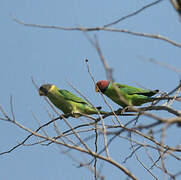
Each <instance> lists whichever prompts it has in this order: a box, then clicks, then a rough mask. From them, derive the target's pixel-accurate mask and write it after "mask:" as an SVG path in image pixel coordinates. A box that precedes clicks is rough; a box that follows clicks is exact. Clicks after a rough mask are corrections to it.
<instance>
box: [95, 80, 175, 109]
mask: <svg viewBox="0 0 181 180" xmlns="http://www.w3.org/2000/svg"><path fill="white" fill-rule="evenodd" d="M100 91H101V92H102V93H103V94H105V95H106V96H107V97H109V98H110V99H111V100H112V101H114V102H115V103H117V104H119V105H120V106H122V107H123V108H125V107H127V106H140V105H142V104H144V103H148V102H153V101H155V100H162V99H173V97H168V98H167V97H165V98H156V97H151V96H153V95H155V94H157V93H158V92H159V90H158V89H156V90H154V91H151V90H145V89H142V88H136V87H132V86H128V85H123V84H119V83H112V82H110V81H107V80H101V81H98V82H97V83H96V92H100Z"/></svg>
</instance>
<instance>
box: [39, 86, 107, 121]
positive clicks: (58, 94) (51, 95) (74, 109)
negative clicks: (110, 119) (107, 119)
mask: <svg viewBox="0 0 181 180" xmlns="http://www.w3.org/2000/svg"><path fill="white" fill-rule="evenodd" d="M39 95H40V96H47V97H48V99H49V100H50V101H51V102H52V103H53V104H54V105H55V106H56V107H57V108H59V109H60V110H61V111H63V113H64V114H71V116H73V117H76V118H77V117H79V116H81V114H86V115H89V114H98V110H96V109H95V108H94V107H93V106H92V105H90V104H89V103H88V102H86V101H85V100H83V99H82V98H80V97H78V96H76V95H74V94H73V93H71V92H69V91H67V90H63V89H59V88H57V87H56V86H55V85H53V84H44V85H42V86H41V87H40V88H39ZM97 109H101V107H97ZM99 113H100V114H107V113H106V112H104V111H99Z"/></svg>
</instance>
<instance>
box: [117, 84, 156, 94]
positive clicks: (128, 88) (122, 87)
mask: <svg viewBox="0 0 181 180" xmlns="http://www.w3.org/2000/svg"><path fill="white" fill-rule="evenodd" d="M115 85H116V86H117V87H118V88H119V89H120V90H121V91H123V92H124V93H126V94H129V95H134V94H137V95H144V96H148V97H151V96H153V95H155V94H156V93H158V92H159V90H154V91H151V90H146V89H142V88H136V87H133V86H128V85H124V84H119V83H115Z"/></svg>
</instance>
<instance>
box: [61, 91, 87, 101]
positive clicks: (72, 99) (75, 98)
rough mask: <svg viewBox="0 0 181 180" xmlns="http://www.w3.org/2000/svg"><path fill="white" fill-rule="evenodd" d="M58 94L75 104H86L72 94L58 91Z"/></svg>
mask: <svg viewBox="0 0 181 180" xmlns="http://www.w3.org/2000/svg"><path fill="white" fill-rule="evenodd" d="M59 92H60V93H61V94H62V96H63V97H64V98H65V99H66V100H69V101H74V102H77V103H83V104H88V103H87V102H86V101H85V100H83V99H82V98H80V97H78V96H76V95H74V94H73V93H71V92H69V91H67V90H63V89H62V90H59Z"/></svg>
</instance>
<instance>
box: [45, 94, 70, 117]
mask: <svg viewBox="0 0 181 180" xmlns="http://www.w3.org/2000/svg"><path fill="white" fill-rule="evenodd" d="M47 97H48V98H49V99H50V101H51V102H52V103H53V104H54V105H55V106H56V107H57V108H59V109H61V110H62V111H63V112H64V113H65V114H67V113H71V112H72V109H73V108H72V105H71V104H70V103H69V102H68V101H67V100H65V99H64V97H62V96H61V94H59V93H58V92H57V93H49V94H48V95H47Z"/></svg>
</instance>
